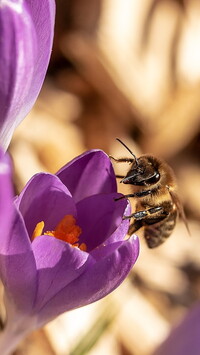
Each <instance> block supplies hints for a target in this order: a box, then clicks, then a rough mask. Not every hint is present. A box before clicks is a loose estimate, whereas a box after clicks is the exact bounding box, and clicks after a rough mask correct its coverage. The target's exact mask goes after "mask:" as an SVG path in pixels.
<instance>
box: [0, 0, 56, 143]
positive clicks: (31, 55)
mask: <svg viewBox="0 0 200 355" xmlns="http://www.w3.org/2000/svg"><path fill="white" fill-rule="evenodd" d="M54 12H55V9H54V0H42V1H40V0H34V1H33V0H32V1H31V0H26V1H23V0H15V1H3V3H2V4H1V6H0V33H1V41H0V53H1V56H0V142H1V145H2V146H3V147H4V149H6V148H7V146H8V144H9V142H10V139H11V136H12V134H13V131H14V129H15V128H16V126H17V125H18V124H19V123H20V122H21V121H22V120H23V119H24V117H25V116H26V115H27V113H28V112H29V111H30V109H31V108H32V106H33V104H34V102H35V100H36V98H37V96H38V93H39V91H40V88H41V85H42V83H43V80H44V76H45V73H46V70H47V65H48V62H49V57H50V53H51V47H52V39H53V27H54Z"/></svg>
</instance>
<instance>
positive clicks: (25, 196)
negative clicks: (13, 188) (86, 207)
mask: <svg viewBox="0 0 200 355" xmlns="http://www.w3.org/2000/svg"><path fill="white" fill-rule="evenodd" d="M16 204H17V206H18V208H19V210H20V212H21V213H22V215H23V218H24V221H25V224H26V228H27V230H28V233H29V236H32V233H33V231H34V229H35V227H36V224H37V223H39V222H41V221H44V222H45V231H49V230H53V229H55V227H56V225H57V224H58V223H59V222H60V220H61V219H62V218H63V217H64V216H65V215H67V214H71V215H73V216H74V217H75V218H76V207H75V204H74V201H73V199H72V197H71V194H70V192H69V191H68V189H67V188H66V186H64V185H63V184H62V182H61V181H60V180H59V179H58V178H57V176H55V175H51V174H47V173H41V174H37V175H35V176H34V177H33V178H32V179H31V180H30V181H29V183H28V184H27V185H26V187H25V188H24V190H23V191H22V193H21V194H20V196H19V198H18V199H17V201H16Z"/></svg>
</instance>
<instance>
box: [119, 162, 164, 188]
mask: <svg viewBox="0 0 200 355" xmlns="http://www.w3.org/2000/svg"><path fill="white" fill-rule="evenodd" d="M159 180H160V173H159V171H158V164H157V161H156V159H155V158H153V157H151V156H148V155H146V156H145V155H144V156H141V157H140V158H138V159H136V160H135V161H134V162H133V164H132V166H131V169H130V170H129V171H128V173H127V175H126V176H125V177H124V178H123V179H122V180H121V182H122V183H124V184H131V185H138V186H152V185H154V184H156V183H157V182H158V181H159Z"/></svg>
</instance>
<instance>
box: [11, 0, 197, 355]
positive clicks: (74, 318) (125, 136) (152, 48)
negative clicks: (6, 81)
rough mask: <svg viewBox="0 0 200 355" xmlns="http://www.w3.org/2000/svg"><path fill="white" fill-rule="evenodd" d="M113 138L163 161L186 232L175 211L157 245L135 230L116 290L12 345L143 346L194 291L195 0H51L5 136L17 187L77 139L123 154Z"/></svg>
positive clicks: (22, 350) (66, 155)
mask: <svg viewBox="0 0 200 355" xmlns="http://www.w3.org/2000/svg"><path fill="white" fill-rule="evenodd" d="M116 137H119V138H121V139H122V140H123V141H124V142H125V143H126V144H127V145H128V146H129V147H130V149H132V151H133V152H134V153H135V154H136V155H138V156H139V155H140V154H142V153H153V154H154V155H156V156H159V157H162V158H164V159H165V160H166V161H167V162H168V163H169V164H170V165H171V166H172V168H173V169H174V171H175V174H176V176H177V180H178V186H179V194H180V197H181V200H182V202H183V204H184V208H185V212H186V215H187V219H188V223H189V228H190V234H191V235H190V236H189V235H188V233H187V230H186V228H185V226H184V224H183V223H182V221H179V222H178V223H177V227H176V229H175V231H174V232H173V234H172V236H171V237H170V238H169V240H168V241H167V242H166V243H165V244H164V245H162V246H161V247H159V248H158V249H155V250H148V249H147V247H146V245H145V243H144V241H143V239H142V238H141V253H140V257H139V259H138V262H137V263H136V265H135V267H134V268H133V270H132V272H131V274H130V275H129V277H128V278H127V279H126V281H125V282H124V283H123V284H122V285H121V286H120V287H119V288H118V289H117V290H116V291H114V292H113V293H112V294H111V295H109V296H108V297H106V298H105V299H103V300H101V301H99V302H97V303H95V304H93V305H90V306H87V307H85V308H82V309H79V310H75V311H72V312H69V313H67V314H64V315H62V316H60V317H58V318H57V319H56V320H55V321H53V322H51V323H50V324H48V325H47V326H46V327H45V328H44V329H42V330H39V331H37V332H35V333H33V334H32V335H30V337H29V338H27V339H26V340H25V342H24V343H23V344H21V346H20V347H19V349H18V350H17V351H16V352H15V355H20V354H26V355H32V354H35V351H37V354H39V355H40V354H41V355H43V354H49V355H68V354H70V355H81V354H88V355H100V354H109V355H150V354H153V353H154V351H155V349H156V348H157V347H158V346H159V344H160V343H162V341H163V340H164V339H165V338H166V337H167V335H168V334H169V332H170V330H171V328H172V327H173V326H174V325H175V324H177V323H178V322H180V321H181V319H182V318H183V316H184V314H186V313H187V311H188V309H189V308H190V307H191V306H192V305H193V304H194V303H195V302H196V301H197V300H199V298H200V286H199V285H200V282H199V281H200V257H199V250H200V233H199V232H200V226H199V218H200V184H199V182H200V2H199V0H159V1H157V0H140V1H137V0H58V1H57V17H56V28H55V40H54V48H53V52H52V57H51V63H50V66H49V70H48V74H47V77H46V81H45V83H44V85H43V88H42V91H41V94H40V96H39V98H38V100H37V103H36V105H35V106H34V108H33V110H32V111H31V113H30V114H29V116H28V117H27V118H26V119H25V121H24V122H23V123H22V124H21V125H20V126H19V128H18V129H17V130H16V133H15V136H14V138H13V140H12V143H11V146H10V153H11V155H12V157H13V161H14V166H15V177H14V183H15V187H16V191H18V192H20V191H21V189H22V188H23V186H24V185H25V183H26V182H27V181H28V179H29V178H30V177H31V176H32V175H33V174H35V173H36V172H39V171H49V172H51V173H55V172H56V171H57V170H58V169H59V168H60V167H61V166H62V165H64V164H66V162H68V161H69V160H71V159H72V158H74V157H75V156H77V155H79V154H81V153H82V152H84V151H85V150H87V149H91V148H101V149H103V150H104V151H105V152H106V153H108V154H112V155H113V156H114V157H116V158H117V157H124V156H127V155H128V152H126V151H125V149H124V148H123V147H122V146H121V145H120V144H119V143H118V142H117V141H116V140H115V138H116ZM115 168H116V171H117V172H118V173H120V174H124V175H125V173H126V171H127V168H128V167H127V164H125V165H123V164H120V166H119V165H117V166H116V167H115ZM119 191H120V192H124V190H122V186H121V185H120V186H119Z"/></svg>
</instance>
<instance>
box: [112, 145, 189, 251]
mask: <svg viewBox="0 0 200 355" xmlns="http://www.w3.org/2000/svg"><path fill="white" fill-rule="evenodd" d="M117 140H118V141H119V142H120V143H121V144H122V145H123V146H124V147H125V148H126V149H127V150H128V151H129V153H130V154H131V156H132V157H131V158H119V159H116V158H113V157H112V156H111V157H110V158H111V159H113V160H114V161H115V162H117V163H120V162H127V163H130V164H131V167H130V169H129V170H128V172H127V174H126V176H121V175H116V177H117V178H120V179H121V181H120V182H121V183H123V184H128V185H130V186H131V189H132V192H131V193H130V194H127V195H123V196H122V197H120V198H118V199H117V200H119V199H122V198H135V199H136V210H135V212H134V213H132V214H131V215H130V216H124V219H130V220H132V223H131V224H130V227H129V234H130V235H131V234H133V233H135V232H136V231H137V230H138V229H140V228H141V227H144V238H145V240H146V243H147V245H148V247H149V248H155V247H157V246H159V245H161V244H162V243H164V242H165V241H166V239H167V238H168V237H169V236H170V235H171V234H172V232H173V230H174V228H175V225H176V221H177V217H178V215H179V216H180V217H181V218H182V219H183V221H184V223H185V225H186V228H187V230H188V231H189V229H188V225H187V220H186V218H185V214H184V210H183V206H182V204H181V202H180V199H179V196H178V193H177V183H176V179H175V175H174V173H173V170H172V169H171V167H170V166H169V165H168V164H167V163H166V162H165V161H164V160H162V159H159V158H157V157H154V156H152V155H148V154H144V155H141V156H140V157H139V158H137V157H136V156H135V155H134V154H133V152H132V151H131V150H130V149H129V148H128V147H127V146H126V145H125V143H123V142H122V141H121V140H120V139H119V138H117Z"/></svg>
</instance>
